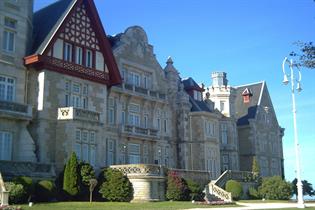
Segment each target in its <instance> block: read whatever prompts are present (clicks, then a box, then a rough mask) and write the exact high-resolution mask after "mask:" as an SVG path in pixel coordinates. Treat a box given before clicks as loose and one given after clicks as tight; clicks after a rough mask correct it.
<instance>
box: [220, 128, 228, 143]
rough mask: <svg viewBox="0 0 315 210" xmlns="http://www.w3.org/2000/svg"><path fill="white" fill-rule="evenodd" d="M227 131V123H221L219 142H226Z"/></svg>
mask: <svg viewBox="0 0 315 210" xmlns="http://www.w3.org/2000/svg"><path fill="white" fill-rule="evenodd" d="M227 134H228V132H227V125H226V124H225V123H224V124H221V143H222V144H228V135H227Z"/></svg>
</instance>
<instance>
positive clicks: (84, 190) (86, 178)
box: [79, 162, 95, 200]
mask: <svg viewBox="0 0 315 210" xmlns="http://www.w3.org/2000/svg"><path fill="white" fill-rule="evenodd" d="M79 171H80V191H81V192H80V200H88V199H89V185H90V180H91V179H95V172H94V169H93V167H92V166H91V165H90V164H88V163H85V162H81V163H80V164H79Z"/></svg>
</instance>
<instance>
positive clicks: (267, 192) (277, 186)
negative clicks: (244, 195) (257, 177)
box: [258, 176, 292, 200]
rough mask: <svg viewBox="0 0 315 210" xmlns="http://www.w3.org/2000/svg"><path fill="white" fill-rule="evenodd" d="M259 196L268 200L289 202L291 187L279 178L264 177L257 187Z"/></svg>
mask: <svg viewBox="0 0 315 210" xmlns="http://www.w3.org/2000/svg"><path fill="white" fill-rule="evenodd" d="M258 192H259V195H260V196H261V197H262V198H265V199H270V200H289V199H290V198H291V195H292V185H291V183H289V182H286V181H285V180H283V179H282V178H281V177H280V176H273V177H265V178H263V179H262V184H261V186H260V187H258Z"/></svg>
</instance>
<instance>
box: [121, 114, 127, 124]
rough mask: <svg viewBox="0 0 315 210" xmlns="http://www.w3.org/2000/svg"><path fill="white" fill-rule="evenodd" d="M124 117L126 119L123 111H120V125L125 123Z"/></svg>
mask: <svg viewBox="0 0 315 210" xmlns="http://www.w3.org/2000/svg"><path fill="white" fill-rule="evenodd" d="M125 119H126V114H125V111H122V112H121V121H120V123H121V124H122V125H124V124H125Z"/></svg>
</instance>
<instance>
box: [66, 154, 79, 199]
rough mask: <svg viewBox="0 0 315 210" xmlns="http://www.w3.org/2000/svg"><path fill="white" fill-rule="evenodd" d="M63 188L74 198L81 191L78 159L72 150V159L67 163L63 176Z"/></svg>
mask: <svg viewBox="0 0 315 210" xmlns="http://www.w3.org/2000/svg"><path fill="white" fill-rule="evenodd" d="M63 190H64V191H65V193H66V194H67V195H68V196H69V198H70V199H74V198H75V197H76V196H77V195H78V194H79V192H80V187H79V176H78V160H77V156H76V154H75V153H74V152H72V154H71V156H70V159H69V160H68V162H67V164H66V168H65V172H64V178H63Z"/></svg>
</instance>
